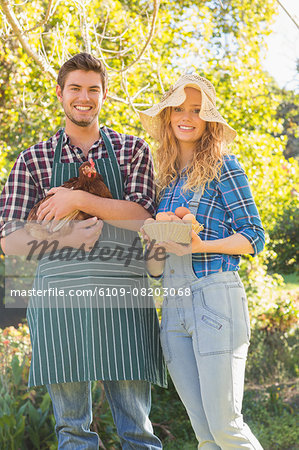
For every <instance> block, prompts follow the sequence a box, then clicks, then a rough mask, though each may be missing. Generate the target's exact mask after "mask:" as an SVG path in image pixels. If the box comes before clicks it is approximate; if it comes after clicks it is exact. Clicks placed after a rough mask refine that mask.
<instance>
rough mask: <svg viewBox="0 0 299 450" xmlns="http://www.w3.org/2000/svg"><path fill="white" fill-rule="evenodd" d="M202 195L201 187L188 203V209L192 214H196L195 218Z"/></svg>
mask: <svg viewBox="0 0 299 450" xmlns="http://www.w3.org/2000/svg"><path fill="white" fill-rule="evenodd" d="M202 194H203V192H202V187H201V186H200V187H199V189H198V190H197V191H195V192H194V194H193V197H192V198H191V199H190V200H189V202H188V208H189V209H190V212H191V214H194V215H195V216H196V213H197V209H198V205H199V202H200V199H201V197H202Z"/></svg>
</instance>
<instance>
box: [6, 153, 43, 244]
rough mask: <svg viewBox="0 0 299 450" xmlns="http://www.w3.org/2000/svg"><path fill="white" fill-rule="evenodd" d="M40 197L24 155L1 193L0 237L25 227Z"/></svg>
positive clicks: (14, 167) (19, 158) (18, 160)
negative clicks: (27, 218)
mask: <svg viewBox="0 0 299 450" xmlns="http://www.w3.org/2000/svg"><path fill="white" fill-rule="evenodd" d="M37 198H38V193H37V187H36V185H35V183H34V180H33V178H32V176H31V174H30V171H29V170H28V167H27V166H26V163H25V161H24V158H23V155H22V154H21V155H19V157H18V159H17V160H16V162H15V164H14V166H13V168H12V170H11V172H10V175H9V177H8V180H7V182H6V184H5V186H4V188H3V191H2V193H1V195H0V211H1V212H0V237H1V238H3V237H5V236H7V235H9V234H10V233H12V232H14V231H16V230H17V229H19V228H21V227H23V225H24V221H25V219H26V217H27V216H28V213H29V211H30V210H31V208H32V207H33V206H34V205H35V203H36V200H37Z"/></svg>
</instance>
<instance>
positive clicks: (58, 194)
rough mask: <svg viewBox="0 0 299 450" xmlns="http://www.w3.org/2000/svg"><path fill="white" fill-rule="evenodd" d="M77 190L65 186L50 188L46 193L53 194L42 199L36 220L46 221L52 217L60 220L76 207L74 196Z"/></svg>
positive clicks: (75, 196)
mask: <svg viewBox="0 0 299 450" xmlns="http://www.w3.org/2000/svg"><path fill="white" fill-rule="evenodd" d="M78 192H79V191H73V190H72V189H67V188H65V187H55V188H52V189H50V191H49V192H48V194H54V195H53V196H52V197H50V198H49V199H48V200H46V201H44V202H43V203H42V204H41V205H40V206H39V208H38V211H37V221H38V222H41V221H45V222H48V221H50V220H52V219H54V220H60V219H62V218H63V217H65V216H67V215H68V214H70V213H72V212H73V211H75V210H76V209H77V202H76V198H77V195H78Z"/></svg>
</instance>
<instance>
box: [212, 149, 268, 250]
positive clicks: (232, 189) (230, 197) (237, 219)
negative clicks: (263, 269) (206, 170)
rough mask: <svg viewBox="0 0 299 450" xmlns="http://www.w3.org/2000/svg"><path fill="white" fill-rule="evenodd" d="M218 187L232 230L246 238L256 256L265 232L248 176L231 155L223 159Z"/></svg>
mask: <svg viewBox="0 0 299 450" xmlns="http://www.w3.org/2000/svg"><path fill="white" fill-rule="evenodd" d="M218 188H219V189H220V192H221V197H222V202H223V205H224V208H225V210H226V212H227V214H228V215H229V219H230V221H231V226H232V228H233V230H234V231H235V232H236V233H240V234H242V235H243V236H244V237H246V239H248V241H249V242H250V243H251V245H252V247H253V250H254V254H253V256H256V255H257V254H258V253H260V252H261V251H262V250H263V248H264V245H265V232H264V229H263V226H262V223H261V219H260V216H259V213H258V210H257V207H256V204H255V202H254V199H253V196H252V193H251V190H250V187H249V183H248V178H247V176H246V174H245V172H244V170H243V169H242V167H241V165H240V163H239V162H238V160H237V158H236V157H235V156H233V155H230V156H228V157H226V158H225V160H224V164H223V168H222V174H221V178H220V181H219V184H218Z"/></svg>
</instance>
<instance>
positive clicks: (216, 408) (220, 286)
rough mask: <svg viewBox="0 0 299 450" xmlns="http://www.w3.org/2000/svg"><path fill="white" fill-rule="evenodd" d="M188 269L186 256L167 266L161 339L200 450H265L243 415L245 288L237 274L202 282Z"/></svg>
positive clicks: (246, 322)
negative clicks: (166, 292)
mask: <svg viewBox="0 0 299 450" xmlns="http://www.w3.org/2000/svg"><path fill="white" fill-rule="evenodd" d="M182 259H183V260H182ZM182 264H184V266H185V267H183V266H182ZM186 266H187V267H188V257H186V258H185V257H183V258H182V257H175V255H171V257H170V258H169V260H167V262H166V271H165V272H164V274H165V278H164V287H167V288H168V293H169V295H168V297H167V298H165V299H164V302H163V307H162V321H161V334H160V337H161V344H162V349H163V353H164V357H165V360H166V363H167V366H168V370H169V373H170V376H171V378H172V380H173V382H174V385H175V387H176V390H177V392H178V394H179V396H180V398H181V400H182V402H183V404H184V405H185V408H186V410H187V413H188V415H189V418H190V421H191V424H192V427H193V429H194V432H195V434H196V437H197V440H198V443H199V444H198V448H203V449H204V450H216V449H223V450H228V449H233V448H235V449H238V448H242V449H248V450H262V446H261V444H260V443H259V442H258V440H257V439H256V438H255V436H254V435H253V434H252V432H251V431H250V429H249V427H248V426H247V425H246V424H245V423H244V422H243V416H242V413H241V409H242V399H243V388H244V373H245V363H246V357H247V350H248V346H249V338H250V325H249V315H248V308H247V300H246V294H245V291H244V287H243V284H242V283H241V281H240V278H239V276H238V274H237V273H236V272H222V273H215V274H212V275H208V276H206V277H203V278H199V279H198V278H196V277H195V275H194V273H193V271H192V269H191V270H189V271H188V270H186ZM171 294H172V295H171Z"/></svg>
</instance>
